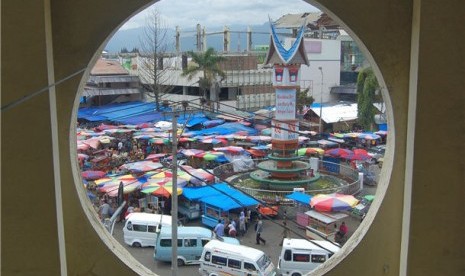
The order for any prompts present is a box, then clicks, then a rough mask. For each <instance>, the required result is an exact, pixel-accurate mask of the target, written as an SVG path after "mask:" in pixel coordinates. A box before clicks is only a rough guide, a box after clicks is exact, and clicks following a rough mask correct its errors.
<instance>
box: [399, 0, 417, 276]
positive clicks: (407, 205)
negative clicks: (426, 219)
mask: <svg viewBox="0 0 465 276" xmlns="http://www.w3.org/2000/svg"><path fill="white" fill-rule="evenodd" d="M420 9H421V0H414V1H413V13H412V37H411V48H410V72H409V75H410V77H409V99H408V115H407V116H408V117H407V143H406V152H405V155H406V158H405V179H404V208H403V210H404V212H403V216H402V239H401V245H400V246H401V248H400V260H399V264H400V268H399V275H401V276H403V275H407V271H408V253H409V239H410V220H411V209H412V204H411V202H412V185H413V183H412V179H413V158H414V150H415V121H416V111H417V89H418V52H419V48H420Z"/></svg>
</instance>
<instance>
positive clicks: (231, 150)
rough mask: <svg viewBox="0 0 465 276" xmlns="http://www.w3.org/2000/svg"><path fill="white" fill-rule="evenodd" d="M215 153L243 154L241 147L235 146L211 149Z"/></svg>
mask: <svg viewBox="0 0 465 276" xmlns="http://www.w3.org/2000/svg"><path fill="white" fill-rule="evenodd" d="M213 149H214V150H216V151H221V152H229V153H241V152H244V149H243V148H241V147H236V146H227V147H220V148H213Z"/></svg>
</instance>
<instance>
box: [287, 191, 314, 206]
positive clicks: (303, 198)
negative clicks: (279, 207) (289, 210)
mask: <svg viewBox="0 0 465 276" xmlns="http://www.w3.org/2000/svg"><path fill="white" fill-rule="evenodd" d="M286 198H289V199H293V200H295V201H298V202H300V203H303V204H306V205H310V200H311V199H312V196H311V195H307V194H304V193H301V192H293V193H292V194H289V195H287V196H286Z"/></svg>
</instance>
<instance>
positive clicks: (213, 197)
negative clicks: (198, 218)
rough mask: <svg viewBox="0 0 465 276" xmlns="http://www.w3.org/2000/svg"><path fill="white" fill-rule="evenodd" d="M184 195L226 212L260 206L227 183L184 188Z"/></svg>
mask: <svg viewBox="0 0 465 276" xmlns="http://www.w3.org/2000/svg"><path fill="white" fill-rule="evenodd" d="M183 195H184V196H185V197H186V198H187V199H189V200H198V201H201V202H203V203H206V204H209V205H212V206H215V207H218V208H221V209H222V210H225V211H228V210H231V209H235V208H241V207H247V206H253V205H256V204H258V201H257V200H255V199H253V198H252V197H250V196H248V195H246V194H244V193H242V192H241V191H239V190H236V189H234V188H232V187H230V186H229V185H228V184H225V183H219V184H215V185H212V186H204V187H200V188H184V189H183Z"/></svg>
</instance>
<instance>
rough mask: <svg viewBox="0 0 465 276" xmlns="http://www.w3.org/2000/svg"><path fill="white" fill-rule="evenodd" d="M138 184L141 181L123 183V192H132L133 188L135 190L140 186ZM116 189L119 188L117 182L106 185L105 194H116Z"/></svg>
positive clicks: (113, 195)
mask: <svg viewBox="0 0 465 276" xmlns="http://www.w3.org/2000/svg"><path fill="white" fill-rule="evenodd" d="M140 185H141V183H140V182H138V181H136V182H134V183H128V184H124V183H123V194H129V193H132V192H134V191H135V190H137V188H139V187H140ZM104 187H107V185H105V186H104ZM118 189H119V184H117V185H112V186H108V189H107V191H106V194H107V195H108V196H110V197H115V196H118ZM100 191H101V190H100Z"/></svg>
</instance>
